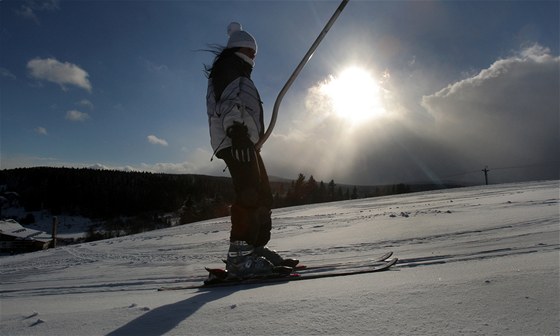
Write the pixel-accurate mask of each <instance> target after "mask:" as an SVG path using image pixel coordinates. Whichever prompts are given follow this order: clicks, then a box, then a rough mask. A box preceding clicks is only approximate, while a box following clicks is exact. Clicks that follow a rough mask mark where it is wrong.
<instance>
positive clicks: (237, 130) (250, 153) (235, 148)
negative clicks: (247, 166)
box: [226, 122, 256, 162]
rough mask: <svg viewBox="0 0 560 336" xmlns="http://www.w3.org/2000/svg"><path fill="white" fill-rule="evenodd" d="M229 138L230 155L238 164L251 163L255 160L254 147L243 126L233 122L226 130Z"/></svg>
mask: <svg viewBox="0 0 560 336" xmlns="http://www.w3.org/2000/svg"><path fill="white" fill-rule="evenodd" d="M226 133H227V135H228V137H230V138H231V155H232V156H233V158H234V159H236V160H237V161H239V162H251V161H252V160H254V159H255V157H256V153H255V145H254V144H253V142H252V141H251V139H250V138H249V130H248V129H247V126H245V124H240V123H238V122H234V123H233V125H232V126H230V127H228V129H227V130H226Z"/></svg>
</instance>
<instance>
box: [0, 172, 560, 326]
mask: <svg viewBox="0 0 560 336" xmlns="http://www.w3.org/2000/svg"><path fill="white" fill-rule="evenodd" d="M559 192H560V188H559V182H558V181H547V182H532V183H522V184H508V185H494V186H485V187H472V188H463V189H453V190H443V191H435V192H425V193H417V194H408V195H399V196H391V197H383V198H371V199H360V200H355V201H346V202H339V203H327V204H320V205H314V206H302V207H295V208H286V209H279V210H275V211H274V213H273V225H274V229H273V239H272V241H271V243H270V246H271V247H273V248H275V249H277V250H278V251H280V252H281V253H282V254H284V255H286V256H295V257H298V258H300V259H301V260H302V262H304V263H305V264H308V265H312V264H314V263H321V262H329V263H331V262H344V261H356V260H367V259H368V258H371V257H373V256H376V255H379V254H380V253H382V252H384V251H388V250H392V251H394V253H395V256H397V257H399V259H400V260H401V261H400V263H399V264H398V265H397V266H395V267H393V268H392V269H391V270H390V271H387V272H382V273H375V274H364V275H355V276H347V277H339V278H327V279H318V280H311V281H303V282H290V283H280V284H274V285H267V286H241V287H235V288H223V289H211V290H200V291H197V290H183V291H170V292H157V291H156V289H157V288H158V287H161V286H164V285H169V284H188V283H195V281H197V279H199V278H200V277H202V276H204V273H205V272H204V266H221V261H220V260H221V258H223V257H224V254H225V251H226V249H227V239H228V234H229V222H228V219H227V218H222V219H218V220H211V221H206V222H200V223H195V224H190V225H184V226H178V227H174V228H169V229H165V230H160V231H152V232H148V233H144V234H139V235H135V236H128V237H121V238H116V239H111V240H105V241H99V242H93V243H88V244H81V245H74V246H67V247H61V248H57V249H51V250H46V251H40V252H36V253H32V254H27V255H16V256H6V257H2V258H0V272H1V274H0V281H1V289H0V298H1V324H0V334H1V335H286V334H298V335H313V334H315V335H319V334H320V335H324V334H327V335H331V334H332V335H338V334H352V335H354V334H363V335H460V334H466V335H558V334H559V333H560V327H559V300H560V299H559V294H560V291H559V252H560V242H559V239H560V236H559V234H560V224H559V220H560V218H559Z"/></svg>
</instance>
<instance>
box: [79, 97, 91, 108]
mask: <svg viewBox="0 0 560 336" xmlns="http://www.w3.org/2000/svg"><path fill="white" fill-rule="evenodd" d="M76 105H79V106H83V107H87V108H88V109H90V110H93V103H92V102H91V101H89V100H88V99H82V100H80V101H79V102H77V103H76Z"/></svg>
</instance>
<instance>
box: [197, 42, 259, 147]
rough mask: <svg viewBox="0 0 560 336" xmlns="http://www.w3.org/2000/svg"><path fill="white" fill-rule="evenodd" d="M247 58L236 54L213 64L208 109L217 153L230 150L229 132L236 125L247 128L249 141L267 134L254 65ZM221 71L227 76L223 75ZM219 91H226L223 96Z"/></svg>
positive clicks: (254, 140)
mask: <svg viewBox="0 0 560 336" xmlns="http://www.w3.org/2000/svg"><path fill="white" fill-rule="evenodd" d="M243 56H244V55H242V54H241V55H240V54H239V53H235V54H233V55H232V56H230V57H228V59H225V60H223V61H222V62H220V64H218V62H216V64H214V69H213V71H212V74H211V75H210V77H209V78H208V90H207V93H206V109H207V113H208V123H209V127H210V141H211V144H212V148H213V149H214V153H218V157H219V151H220V150H222V149H224V148H228V147H231V139H230V138H229V137H228V136H227V135H226V131H227V129H228V128H229V127H230V126H232V125H233V123H234V122H238V123H242V124H245V125H246V126H247V129H248V131H249V137H250V139H251V141H252V142H253V143H257V142H258V141H259V139H260V137H261V136H262V135H263V133H264V121H263V108H262V102H261V99H260V95H259V92H258V90H257V88H256V87H255V84H254V83H253V81H252V80H251V78H250V74H251V70H252V64H251V63H249V61H251V60H250V59H245V57H243ZM220 71H222V72H224V73H226V74H225V75H222V74H221V73H220ZM220 88H224V89H223V91H222V92H221V93H220V92H218V91H219V90H220Z"/></svg>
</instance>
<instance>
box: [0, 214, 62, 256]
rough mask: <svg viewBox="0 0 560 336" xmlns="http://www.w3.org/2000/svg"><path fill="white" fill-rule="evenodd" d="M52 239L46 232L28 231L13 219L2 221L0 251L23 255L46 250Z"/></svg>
mask: <svg viewBox="0 0 560 336" xmlns="http://www.w3.org/2000/svg"><path fill="white" fill-rule="evenodd" d="M51 240H52V239H51V237H50V236H49V235H48V234H46V233H45V232H42V231H38V230H32V229H27V228H25V227H23V226H21V224H19V223H18V222H16V221H15V220H13V219H6V220H1V221H0V251H2V252H9V253H22V252H32V251H38V250H44V249H46V248H48V247H49V245H50V243H51Z"/></svg>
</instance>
